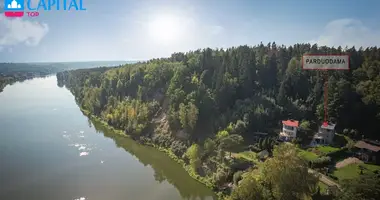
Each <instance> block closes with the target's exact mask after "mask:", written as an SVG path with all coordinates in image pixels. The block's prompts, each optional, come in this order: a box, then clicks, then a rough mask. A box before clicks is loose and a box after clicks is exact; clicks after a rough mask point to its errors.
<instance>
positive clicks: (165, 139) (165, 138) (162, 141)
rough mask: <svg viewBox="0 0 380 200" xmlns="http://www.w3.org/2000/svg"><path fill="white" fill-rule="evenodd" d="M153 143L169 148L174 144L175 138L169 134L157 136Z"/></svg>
mask: <svg viewBox="0 0 380 200" xmlns="http://www.w3.org/2000/svg"><path fill="white" fill-rule="evenodd" d="M152 141H153V143H154V144H157V145H159V146H162V147H165V148H169V147H170V146H171V144H172V143H173V138H172V137H171V136H170V135H169V134H155V135H154V136H153V138H152Z"/></svg>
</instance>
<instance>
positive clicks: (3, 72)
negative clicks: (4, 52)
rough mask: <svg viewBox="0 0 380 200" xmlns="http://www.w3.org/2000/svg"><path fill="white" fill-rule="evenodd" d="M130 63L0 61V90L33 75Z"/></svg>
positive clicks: (127, 62) (38, 75)
mask: <svg viewBox="0 0 380 200" xmlns="http://www.w3.org/2000/svg"><path fill="white" fill-rule="evenodd" d="M131 63H136V61H89V62H55V63H48V62H46V63H0V92H1V91H2V89H3V88H4V87H5V86H6V85H8V84H12V83H14V82H17V81H23V80H26V79H31V78H34V77H40V76H47V75H50V74H55V73H58V72H62V71H67V70H75V69H88V68H97V67H115V66H121V65H125V64H131Z"/></svg>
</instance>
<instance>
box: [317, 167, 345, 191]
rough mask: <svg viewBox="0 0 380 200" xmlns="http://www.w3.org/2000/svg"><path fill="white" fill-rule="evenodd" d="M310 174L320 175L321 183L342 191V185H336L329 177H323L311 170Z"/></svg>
mask: <svg viewBox="0 0 380 200" xmlns="http://www.w3.org/2000/svg"><path fill="white" fill-rule="evenodd" d="M309 173H312V174H316V175H319V181H321V182H322V183H324V184H326V185H327V186H336V187H338V188H339V189H340V185H339V184H338V183H336V182H335V181H333V180H331V179H330V178H328V177H327V176H325V175H323V174H321V173H319V172H317V171H314V170H312V169H310V168H309Z"/></svg>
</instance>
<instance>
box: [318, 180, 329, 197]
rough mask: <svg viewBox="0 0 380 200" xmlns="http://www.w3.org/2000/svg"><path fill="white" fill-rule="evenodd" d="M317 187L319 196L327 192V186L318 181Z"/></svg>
mask: <svg viewBox="0 0 380 200" xmlns="http://www.w3.org/2000/svg"><path fill="white" fill-rule="evenodd" d="M318 186H319V188H320V189H321V194H325V193H326V192H327V189H328V188H329V186H327V185H326V184H324V183H322V182H320V181H319V182H318Z"/></svg>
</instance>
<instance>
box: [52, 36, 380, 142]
mask: <svg viewBox="0 0 380 200" xmlns="http://www.w3.org/2000/svg"><path fill="white" fill-rule="evenodd" d="M305 53H321V54H328V53H334V54H337V53H348V54H350V56H351V60H350V69H351V70H350V71H328V72H327V71H323V72H322V71H306V70H302V69H301V65H300V59H301V56H302V55H303V54H305ZM379 72H380V50H379V49H378V48H376V47H374V48H367V49H362V48H360V49H358V50H357V49H355V48H350V49H345V50H343V49H342V48H341V47H338V48H329V47H317V45H310V44H296V45H294V46H290V47H284V46H277V45H276V44H275V43H272V44H268V45H266V46H265V45H263V44H260V45H259V46H255V47H248V46H240V47H236V48H230V49H226V50H223V49H217V50H212V49H204V50H197V51H194V52H188V53H175V54H173V55H172V56H171V57H170V58H166V59H153V60H150V61H148V62H146V63H138V64H131V65H126V66H124V67H120V68H116V69H112V70H107V69H105V68H104V69H94V70H91V69H90V70H77V71H70V72H64V73H60V74H58V79H59V81H60V82H65V83H66V84H67V86H68V87H69V88H70V89H71V90H72V91H73V92H74V94H75V96H76V97H77V99H78V101H79V102H80V103H81V105H82V106H83V107H84V108H85V109H87V110H89V111H91V112H92V113H93V114H95V115H98V116H101V117H102V118H103V119H104V120H106V121H107V122H109V123H110V124H111V125H113V126H115V127H117V128H121V129H125V130H127V132H128V133H131V132H136V133H137V134H141V133H143V132H144V130H145V129H146V128H148V124H149V122H151V120H152V118H153V117H154V116H153V115H155V114H157V113H156V111H157V109H163V110H162V112H163V113H165V114H166V116H167V119H168V122H169V125H170V129H169V130H170V131H171V132H173V133H176V132H178V131H179V130H184V132H185V133H187V134H188V135H189V136H190V137H192V138H193V139H199V138H206V137H208V136H212V135H215V133H216V132H217V131H218V130H221V129H224V128H226V127H227V126H228V125H229V124H230V123H236V122H239V124H240V125H242V126H243V125H244V126H243V127H244V128H242V130H239V134H241V135H242V136H244V137H247V136H249V135H250V133H251V132H253V131H271V130H272V129H273V128H276V127H278V125H279V120H282V119H286V118H294V119H298V120H309V121H312V122H315V123H317V124H318V123H320V122H321V120H322V119H323V88H324V83H325V80H326V79H328V81H327V82H328V117H329V119H330V121H335V122H337V126H338V130H339V131H340V132H343V130H344V129H347V130H346V131H345V133H347V134H351V136H352V137H362V135H364V136H365V137H368V138H374V139H379V135H378V134H377V133H378V132H379V131H380V123H379V122H380V109H379V105H380V74H379ZM153 108H154V109H153Z"/></svg>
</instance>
